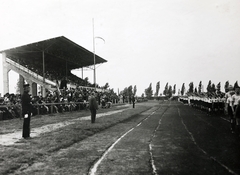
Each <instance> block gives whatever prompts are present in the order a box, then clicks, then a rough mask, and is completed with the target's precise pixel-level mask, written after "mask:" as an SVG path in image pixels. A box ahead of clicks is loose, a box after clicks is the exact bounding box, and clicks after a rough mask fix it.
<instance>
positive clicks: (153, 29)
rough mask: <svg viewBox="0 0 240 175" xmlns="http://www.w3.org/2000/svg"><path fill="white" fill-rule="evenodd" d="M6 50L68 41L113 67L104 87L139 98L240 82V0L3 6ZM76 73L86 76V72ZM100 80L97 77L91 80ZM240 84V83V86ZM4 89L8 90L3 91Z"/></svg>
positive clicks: (49, 0)
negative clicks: (168, 88)
mask: <svg viewBox="0 0 240 175" xmlns="http://www.w3.org/2000/svg"><path fill="white" fill-rule="evenodd" d="M0 3H1V5H0V16H1V17H0V19H1V21H0V50H4V49H9V48H12V47H17V46H21V45H23V44H29V43H32V42H37V41H41V40H45V39H50V38H53V37H58V36H65V37H67V38H68V39H70V40H72V41H73V42H75V43H77V44H79V45H81V46H82V47H84V48H86V49H88V50H89V51H91V52H92V51H93V20H92V19H93V18H94V30H95V36H99V37H102V38H104V40H105V43H104V42H103V41H102V40H100V39H96V54H97V55H99V56H101V57H102V58H104V59H106V60H107V61H108V62H107V63H104V64H101V65H98V66H97V71H96V72H97V83H98V84H99V85H100V86H103V85H105V84H106V83H107V82H108V83H109V85H110V88H114V90H115V92H117V90H118V88H119V90H120V91H121V90H123V89H124V88H125V87H128V86H130V85H132V86H134V85H136V86H137V94H138V95H141V94H142V93H144V89H146V88H147V87H148V86H149V84H150V83H152V87H153V90H154V92H155V89H156V83H157V82H158V81H160V93H162V91H163V90H164V87H165V85H166V83H167V82H168V83H169V85H172V86H173V85H174V84H176V86H177V89H180V88H181V86H182V84H183V83H185V87H186V88H187V89H188V85H189V83H190V82H193V83H194V86H198V84H199V82H200V81H202V82H203V85H204V87H205V88H206V86H207V84H208V81H209V80H211V81H212V83H214V84H218V83H219V82H221V85H222V87H223V86H224V84H225V82H226V81H227V80H229V82H230V84H234V83H235V82H236V81H238V82H239V80H240V68H239V66H240V1H239V0H169V1H166V0H121V1H120V0H114V1H113V0H41V1H40V0H34V1H31V0H21V1H19V0H15V1H13V0H0ZM75 73H77V74H79V76H81V71H76V72H75ZM85 77H89V80H90V81H91V82H93V71H92V70H90V69H87V70H85V71H84V78H85ZM239 84H240V82H239ZM0 88H1V91H2V87H0Z"/></svg>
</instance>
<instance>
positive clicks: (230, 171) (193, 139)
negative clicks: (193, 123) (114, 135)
mask: <svg viewBox="0 0 240 175" xmlns="http://www.w3.org/2000/svg"><path fill="white" fill-rule="evenodd" d="M178 115H179V116H180V117H181V121H182V124H183V126H184V127H185V129H186V131H187V132H188V134H189V135H190V137H191V139H192V141H193V143H194V144H195V145H196V146H197V148H198V149H199V150H200V151H202V152H203V153H204V154H205V155H206V156H208V157H210V159H212V160H214V161H215V162H217V163H218V164H219V165H221V166H222V167H223V168H225V169H226V170H227V171H228V172H229V173H231V174H233V175H237V173H235V172H234V171H233V170H231V169H230V168H229V167H227V166H226V165H224V164H222V163H221V162H219V161H218V160H217V159H216V158H214V157H212V156H210V155H209V154H208V153H207V152H206V151H204V150H203V149H202V148H201V147H200V146H199V145H198V144H197V142H196V140H195V138H194V137H193V134H192V133H191V132H190V131H189V130H188V128H187V126H186V124H185V123H184V121H183V118H182V116H181V114H180V110H179V108H178Z"/></svg>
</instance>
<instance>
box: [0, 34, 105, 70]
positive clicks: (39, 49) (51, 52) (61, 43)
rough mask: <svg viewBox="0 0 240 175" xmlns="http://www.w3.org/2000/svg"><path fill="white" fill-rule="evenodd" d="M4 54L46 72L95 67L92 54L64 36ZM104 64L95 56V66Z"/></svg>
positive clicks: (24, 46) (8, 50)
mask: <svg viewBox="0 0 240 175" xmlns="http://www.w3.org/2000/svg"><path fill="white" fill-rule="evenodd" d="M3 52H5V54H6V57H7V58H9V59H11V60H13V61H15V62H17V63H19V64H21V65H23V66H27V67H30V68H31V69H36V70H43V69H44V68H45V72H52V71H56V72H61V71H62V72H70V71H71V70H73V69H77V68H83V67H88V66H91V65H94V57H93V53H92V52H90V51H88V50H87V49H85V48H83V47H81V46H80V45H78V44H76V43H74V42H73V41H71V40H69V39H67V38H66V37H64V36H60V37H56V38H52V39H48V40H43V41H39V42H35V43H31V44H27V45H23V46H19V47H15V48H11V49H7V50H3V51H0V53H3ZM43 55H44V56H43ZM104 62H107V61H106V60H105V59H103V58H101V57H99V56H97V55H95V64H100V63H104ZM43 67H44V68H43Z"/></svg>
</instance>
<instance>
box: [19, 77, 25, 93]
mask: <svg viewBox="0 0 240 175" xmlns="http://www.w3.org/2000/svg"><path fill="white" fill-rule="evenodd" d="M23 85H24V78H23V76H22V75H20V74H19V89H20V94H23Z"/></svg>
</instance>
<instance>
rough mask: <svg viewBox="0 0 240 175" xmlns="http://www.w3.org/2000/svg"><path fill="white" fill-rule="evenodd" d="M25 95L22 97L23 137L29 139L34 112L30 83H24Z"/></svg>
mask: <svg viewBox="0 0 240 175" xmlns="http://www.w3.org/2000/svg"><path fill="white" fill-rule="evenodd" d="M23 89H24V92H23V95H22V98H21V103H22V117H23V118H24V120H23V132H22V137H23V138H25V139H27V138H30V120H31V113H32V104H31V98H30V95H29V94H28V93H29V91H30V87H29V84H25V85H23Z"/></svg>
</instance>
